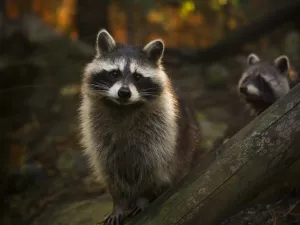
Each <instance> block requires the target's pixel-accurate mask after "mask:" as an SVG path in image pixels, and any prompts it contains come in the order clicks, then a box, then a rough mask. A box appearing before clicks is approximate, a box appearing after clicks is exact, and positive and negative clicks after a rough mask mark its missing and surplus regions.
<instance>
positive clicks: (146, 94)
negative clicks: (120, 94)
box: [141, 92, 158, 97]
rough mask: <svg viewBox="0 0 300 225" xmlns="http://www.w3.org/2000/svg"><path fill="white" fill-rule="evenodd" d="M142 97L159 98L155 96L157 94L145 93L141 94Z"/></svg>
mask: <svg viewBox="0 0 300 225" xmlns="http://www.w3.org/2000/svg"><path fill="white" fill-rule="evenodd" d="M141 96H153V97H156V96H158V95H157V94H155V93H145V92H142V93H141Z"/></svg>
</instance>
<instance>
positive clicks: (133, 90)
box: [80, 30, 199, 225]
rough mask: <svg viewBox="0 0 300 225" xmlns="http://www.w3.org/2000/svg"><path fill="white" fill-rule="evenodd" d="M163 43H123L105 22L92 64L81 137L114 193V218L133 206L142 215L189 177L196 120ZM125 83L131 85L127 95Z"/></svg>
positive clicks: (85, 88)
mask: <svg viewBox="0 0 300 225" xmlns="http://www.w3.org/2000/svg"><path fill="white" fill-rule="evenodd" d="M163 50H164V44H163V42H162V41H161V40H154V41H152V42H150V43H148V44H147V45H146V46H145V47H138V46H128V45H121V44H117V43H116V42H115V41H114V39H113V37H111V35H110V34H109V33H108V32H107V31H105V30H101V31H100V32H99V34H98V37H97V43H96V52H97V54H96V56H95V58H94V60H93V61H92V62H91V63H89V64H88V65H87V66H86V68H85V73H84V76H83V82H82V104H81V107H80V121H81V127H82V144H83V146H84V152H85V154H86V155H87V156H88V159H89V162H90V166H91V168H92V169H93V171H94V173H95V175H96V176H97V177H98V179H100V180H102V182H104V183H105V184H106V186H107V188H108V190H109V192H110V194H111V196H112V198H113V202H114V208H113V212H112V213H111V214H110V215H109V216H108V217H107V218H106V220H105V222H106V224H109V225H110V224H115V223H116V224H121V223H122V221H123V219H124V213H125V212H126V211H127V212H129V213H130V214H131V215H135V214H136V213H138V212H139V211H141V210H143V209H144V208H145V207H146V206H147V205H148V204H149V203H150V202H151V201H153V200H154V199H155V198H156V197H157V196H159V195H160V194H161V193H162V192H163V191H164V190H165V189H166V188H168V187H170V186H172V185H174V183H176V182H177V181H179V180H180V179H182V178H183V177H184V176H185V175H186V174H187V173H188V171H189V169H190V167H191V164H192V159H193V158H194V156H195V154H196V151H195V150H196V145H197V138H198V129H199V127H198V125H197V120H196V118H195V115H194V114H193V111H192V110H191V108H190V107H189V106H188V105H187V104H186V103H185V102H184V101H182V100H181V98H180V97H179V96H178V95H177V94H176V93H175V91H174V90H173V87H172V84H171V82H170V80H169V78H168V76H167V75H166V73H165V71H164V68H163V66H162V64H161V60H162V57H163ZM116 71H117V72H116ZM122 87H123V88H124V87H125V88H127V89H126V90H127V91H126V93H127V92H130V94H129V95H128V96H130V97H129V98H128V96H127V97H126V100H125V101H123V100H122V101H121V99H122V97H120V89H121V88H122ZM126 93H125V95H127V94H128V93H127V94H126ZM123 94H124V93H123ZM123 94H122V95H121V96H123Z"/></svg>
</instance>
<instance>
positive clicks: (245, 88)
mask: <svg viewBox="0 0 300 225" xmlns="http://www.w3.org/2000/svg"><path fill="white" fill-rule="evenodd" d="M239 91H240V93H241V94H243V95H245V96H246V97H250V96H252V97H259V96H260V91H259V89H258V88H257V87H255V85H253V84H247V85H242V86H241V87H240V90H239Z"/></svg>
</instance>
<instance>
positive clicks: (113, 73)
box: [109, 70, 121, 78]
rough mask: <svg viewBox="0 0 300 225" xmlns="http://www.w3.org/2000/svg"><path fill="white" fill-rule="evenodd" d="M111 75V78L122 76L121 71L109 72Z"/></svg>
mask: <svg viewBox="0 0 300 225" xmlns="http://www.w3.org/2000/svg"><path fill="white" fill-rule="evenodd" d="M109 74H110V75H111V76H113V77H114V78H117V77H119V76H120V74H121V72H120V70H112V71H110V72H109Z"/></svg>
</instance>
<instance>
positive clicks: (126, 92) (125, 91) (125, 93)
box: [118, 87, 131, 100]
mask: <svg viewBox="0 0 300 225" xmlns="http://www.w3.org/2000/svg"><path fill="white" fill-rule="evenodd" d="M118 96H119V98H120V99H121V100H128V99H130V97H131V91H130V89H129V88H128V87H121V88H120V89H119V91H118Z"/></svg>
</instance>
